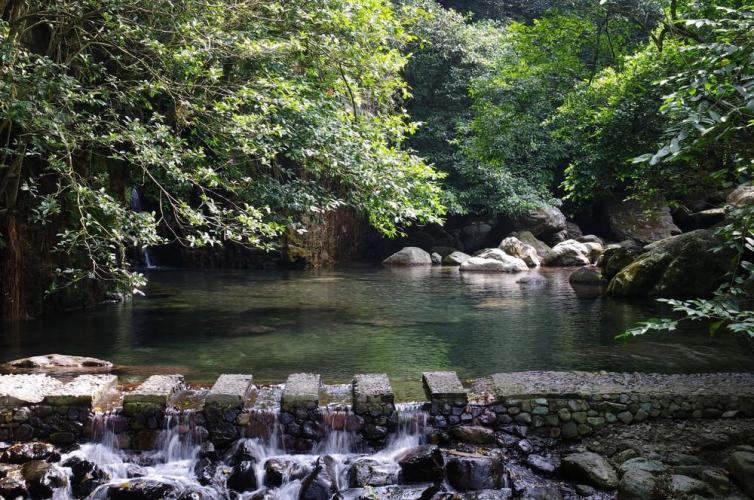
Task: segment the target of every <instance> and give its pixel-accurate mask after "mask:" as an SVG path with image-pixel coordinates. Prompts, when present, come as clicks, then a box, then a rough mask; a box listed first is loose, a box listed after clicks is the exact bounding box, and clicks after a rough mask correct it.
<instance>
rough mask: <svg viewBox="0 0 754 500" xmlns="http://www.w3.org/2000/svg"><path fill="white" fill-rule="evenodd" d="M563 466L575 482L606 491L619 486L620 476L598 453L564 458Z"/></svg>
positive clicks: (586, 452) (577, 454) (576, 454)
mask: <svg viewBox="0 0 754 500" xmlns="http://www.w3.org/2000/svg"><path fill="white" fill-rule="evenodd" d="M561 466H562V468H563V471H564V472H565V474H566V476H568V477H569V478H570V479H572V480H574V481H585V482H587V483H589V484H592V485H594V486H596V487H598V488H602V489H605V490H611V489H615V488H616V487H617V486H618V474H616V472H615V469H614V468H613V466H612V465H610V462H608V460H607V459H606V458H605V457H603V456H602V455H598V454H597V453H592V452H590V451H585V452H583V453H575V454H573V455H568V456H566V457H564V458H563V460H562V462H561Z"/></svg>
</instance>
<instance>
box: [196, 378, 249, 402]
mask: <svg viewBox="0 0 754 500" xmlns="http://www.w3.org/2000/svg"><path fill="white" fill-rule="evenodd" d="M253 380H254V378H253V377H252V375H250V374H222V375H220V376H219V377H218V378H217V380H216V381H215V384H214V385H213V386H212V389H210V390H209V393H208V394H207V397H206V399H205V400H204V401H205V404H207V405H214V406H223V407H243V406H244V405H245V403H246V401H247V400H248V399H249V398H250V397H251V396H252V395H253V394H254V385H253V383H252V382H253Z"/></svg>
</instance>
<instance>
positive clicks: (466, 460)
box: [446, 454, 505, 491]
mask: <svg viewBox="0 0 754 500" xmlns="http://www.w3.org/2000/svg"><path fill="white" fill-rule="evenodd" d="M446 473H447V477H448V482H449V483H450V485H451V486H453V487H454V488H455V489H457V490H460V491H469V490H485V489H495V488H501V487H502V486H503V484H504V475H505V470H504V468H503V463H502V461H501V460H500V459H498V458H491V457H484V456H457V455H455V454H452V455H450V456H448V462H447V465H446Z"/></svg>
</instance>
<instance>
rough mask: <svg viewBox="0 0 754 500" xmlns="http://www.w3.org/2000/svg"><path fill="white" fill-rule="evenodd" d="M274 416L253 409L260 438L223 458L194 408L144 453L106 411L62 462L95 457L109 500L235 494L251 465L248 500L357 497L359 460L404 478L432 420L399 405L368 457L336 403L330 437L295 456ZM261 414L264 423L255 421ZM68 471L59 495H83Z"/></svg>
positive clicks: (329, 419)
mask: <svg viewBox="0 0 754 500" xmlns="http://www.w3.org/2000/svg"><path fill="white" fill-rule="evenodd" d="M255 414H256V417H254V415H255ZM271 414H272V415H274V413H273V411H272V410H269V409H266V410H265V409H256V410H254V411H252V419H251V421H250V427H249V428H248V430H252V429H259V430H260V433H259V435H258V437H254V438H249V439H242V440H239V441H238V442H236V443H235V445H234V446H233V447H232V448H231V449H230V450H229V451H227V452H226V453H225V454H224V455H223V456H222V457H217V460H216V461H215V462H211V461H208V460H207V459H206V458H204V456H203V454H202V452H201V448H202V447H201V445H200V444H199V443H198V441H197V440H196V438H195V435H194V433H193V432H192V428H193V427H194V426H193V413H192V412H191V411H181V412H174V413H170V414H168V415H167V416H166V425H165V428H164V429H163V430H162V431H161V432H160V434H159V437H158V438H157V440H156V443H155V449H154V450H152V451H149V452H142V453H137V452H126V451H124V450H120V449H119V447H118V439H117V438H116V435H115V433H114V432H113V429H114V422H115V421H114V419H117V418H122V417H117V416H109V415H98V416H96V417H95V419H94V422H93V427H92V438H93V442H91V443H87V444H84V445H81V446H80V447H79V448H78V449H76V450H74V451H72V452H70V453H68V454H66V455H64V456H63V458H62V461H61V463H62V464H64V465H65V464H71V463H75V461H76V460H79V461H87V462H90V463H92V464H95V465H96V466H97V468H99V469H100V470H101V471H104V472H105V473H106V474H107V477H108V479H107V480H106V482H105V483H104V484H101V485H99V486H98V487H97V488H96V489H94V490H93V491H92V493H91V495H90V496H89V498H92V499H95V500H96V499H105V498H108V497H110V496H111V495H112V493H113V491H114V490H118V491H120V490H119V489H123V488H125V489H128V490H129V491H134V489H139V488H143V489H145V490H146V491H147V493H149V492H150V491H151V494H153V495H157V496H158V497H166V498H172V497H177V496H181V495H184V497H186V498H188V497H187V496H185V495H191V496H190V498H206V499H215V498H217V499H223V498H231V497H232V495H231V491H230V490H231V489H232V486H233V485H232V482H233V481H234V480H238V478H235V479H234V477H235V475H237V474H239V472H238V471H244V467H248V473H247V474H248V475H249V476H253V477H252V478H251V479H249V478H248V477H247V478H246V480H247V481H251V482H250V483H249V484H253V485H254V486H253V487H252V488H249V489H247V491H245V492H244V493H242V494H241V495H240V498H244V499H251V498H272V499H281V500H295V499H298V498H299V497H300V495H301V494H302V488H304V487H306V488H312V487H315V488H320V487H321V488H327V489H328V490H330V491H335V492H341V496H342V497H343V498H351V497H353V498H357V497H358V491H360V490H359V489H358V488H356V489H354V488H353V484H351V480H350V477H349V471H350V469H351V467H352V466H353V464H354V463H356V462H358V461H368V462H369V464H370V467H373V468H374V469H375V470H377V471H379V472H380V473H382V474H386V475H393V477H397V474H398V470H399V466H398V463H397V460H398V458H399V457H400V456H401V455H402V454H403V453H404V452H405V451H406V450H407V449H410V448H412V447H415V446H417V445H419V444H421V443H422V442H423V439H424V436H425V434H426V433H427V431H428V429H427V420H428V417H427V414H426V413H425V412H424V411H423V410H422V408H421V405H411V404H406V405H398V407H397V421H398V427H397V429H396V432H394V433H392V434H391V435H390V437H389V439H388V440H387V442H386V446H385V448H384V449H382V450H380V451H378V452H376V453H372V454H366V453H365V450H366V449H367V447H366V445H365V444H364V443H363V441H362V440H361V437H360V436H359V435H358V433H356V432H354V431H352V430H349V429H348V426H347V425H346V422H347V421H348V418H349V416H351V415H352V414H351V413H350V409H349V408H347V407H343V406H339V405H334V406H333V407H325V408H323V438H322V440H321V441H320V443H319V444H318V446H317V447H316V448H315V450H313V451H312V452H311V453H309V454H288V453H286V452H285V451H284V450H282V449H281V446H280V440H279V434H278V431H277V428H278V426H277V425H276V424H275V423H271V422H270V415H271ZM254 419H256V421H257V422H258V425H254V424H252V422H253V421H254ZM264 429H266V430H264ZM72 459H75V460H72ZM205 463H206V464H207V467H208V468H207V470H209V471H210V472H211V477H210V478H209V480H204V481H201V482H200V480H199V478H198V475H199V471H200V470H201V467H202V466H203V465H204V464H205ZM246 464H249V465H246ZM63 469H64V470H65V471H67V473H68V474H69V477H70V479H71V486H69V487H68V489H67V490H65V491H58V492H57V493H56V496H55V498H56V499H57V500H67V499H69V498H76V497H77V496H76V495H74V493H73V490H72V485H73V484H74V482H75V477H74V474H73V472H72V470H71V468H70V466H69V467H63ZM161 488H162V489H161ZM254 488H256V489H254ZM349 488H350V489H349ZM150 489H151V490H150ZM252 490H253V491H252ZM346 490H347V491H346ZM167 492H170V493H167ZM352 494H353V495H355V496H352ZM234 498H238V497H237V496H235V497H234Z"/></svg>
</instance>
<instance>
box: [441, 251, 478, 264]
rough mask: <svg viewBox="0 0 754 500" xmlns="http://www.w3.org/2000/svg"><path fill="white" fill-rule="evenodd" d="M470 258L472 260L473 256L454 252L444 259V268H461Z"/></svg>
mask: <svg viewBox="0 0 754 500" xmlns="http://www.w3.org/2000/svg"><path fill="white" fill-rule="evenodd" d="M470 258H471V255H466V254H465V253H463V252H453V253H451V254H449V255H446V256H445V257H443V259H442V265H443V266H460V265H461V264H463V263H464V262H466V261H467V260H469V259H470Z"/></svg>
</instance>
